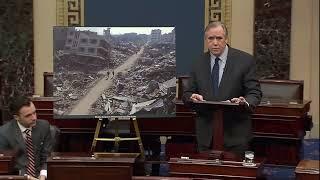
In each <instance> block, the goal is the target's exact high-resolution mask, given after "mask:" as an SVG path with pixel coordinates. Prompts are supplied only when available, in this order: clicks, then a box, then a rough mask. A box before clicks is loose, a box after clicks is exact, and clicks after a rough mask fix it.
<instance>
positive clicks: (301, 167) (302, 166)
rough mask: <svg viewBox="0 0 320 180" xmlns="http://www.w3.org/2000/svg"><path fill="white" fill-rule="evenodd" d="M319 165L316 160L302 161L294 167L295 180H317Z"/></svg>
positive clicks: (319, 175)
mask: <svg viewBox="0 0 320 180" xmlns="http://www.w3.org/2000/svg"><path fill="white" fill-rule="evenodd" d="M319 163H320V161H316V160H302V161H300V162H299V164H298V166H297V167H296V170H295V173H296V179H297V180H319V179H320V174H319Z"/></svg>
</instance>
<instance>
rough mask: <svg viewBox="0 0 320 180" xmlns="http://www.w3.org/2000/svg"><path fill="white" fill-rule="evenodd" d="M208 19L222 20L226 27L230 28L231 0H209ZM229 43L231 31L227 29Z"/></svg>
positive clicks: (210, 20)
mask: <svg viewBox="0 0 320 180" xmlns="http://www.w3.org/2000/svg"><path fill="white" fill-rule="evenodd" d="M208 12H209V13H208V15H209V17H208V19H209V22H208V23H210V22H212V21H222V22H224V23H225V24H226V26H227V28H228V29H229V30H231V17H232V13H231V12H232V5H231V0H209V6H208ZM228 39H229V43H230V40H231V31H229V36H228Z"/></svg>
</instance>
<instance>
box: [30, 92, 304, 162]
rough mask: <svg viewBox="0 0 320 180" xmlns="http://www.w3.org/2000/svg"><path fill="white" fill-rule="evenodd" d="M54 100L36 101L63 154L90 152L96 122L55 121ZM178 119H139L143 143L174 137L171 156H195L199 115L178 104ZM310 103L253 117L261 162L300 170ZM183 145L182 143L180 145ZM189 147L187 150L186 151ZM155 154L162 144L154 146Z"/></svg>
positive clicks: (272, 106)
mask: <svg viewBox="0 0 320 180" xmlns="http://www.w3.org/2000/svg"><path fill="white" fill-rule="evenodd" d="M53 102H54V98H49V97H44V98H37V99H34V103H35V106H36V107H37V113H38V117H39V118H43V119H47V120H48V121H49V122H50V123H51V124H54V125H56V126H58V127H59V128H60V130H61V134H60V141H59V142H60V144H63V146H60V147H59V150H60V151H84V152H89V150H90V146H91V142H92V138H93V134H94V130H95V127H96V123H97V120H96V119H54V118H53ZM176 109H177V116H176V117H168V118H139V119H138V125H139V129H140V132H141V136H142V141H143V143H144V145H145V146H146V147H147V146H148V144H155V142H156V141H155V139H156V138H159V136H161V135H165V136H171V140H170V141H168V144H167V155H170V157H180V156H181V155H188V154H190V153H192V152H195V151H196V149H195V147H196V146H195V143H196V142H195V122H194V121H195V118H194V117H195V113H194V112H192V111H190V109H188V108H186V107H185V106H184V105H183V103H182V101H179V100H177V102H176ZM309 109H310V101H302V102H297V104H295V103H293V102H291V103H290V101H288V102H285V101H277V102H273V100H270V102H269V103H268V102H267V101H265V102H262V103H261V104H260V105H259V106H258V107H257V108H256V111H255V113H254V114H253V115H252V127H253V135H254V137H253V141H252V149H253V150H254V151H255V155H256V157H257V158H259V157H261V158H266V159H267V162H266V163H268V164H279V165H293V166H296V165H297V164H298V162H299V161H300V160H301V157H300V153H299V152H300V148H301V145H302V140H303V136H304V134H305V130H306V129H308V128H309V127H306V126H305V125H306V124H308V123H307V121H308V118H307V113H308V111H309ZM180 142H182V143H180ZM186 147H187V148H186ZM150 148H154V149H152V150H153V152H157V151H158V149H159V143H158V144H155V145H150Z"/></svg>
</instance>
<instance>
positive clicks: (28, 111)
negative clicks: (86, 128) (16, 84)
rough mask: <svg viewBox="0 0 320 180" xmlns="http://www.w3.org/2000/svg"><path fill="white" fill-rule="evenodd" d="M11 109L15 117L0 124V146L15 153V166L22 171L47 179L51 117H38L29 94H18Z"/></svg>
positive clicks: (1, 148) (31, 175)
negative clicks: (25, 95)
mask: <svg viewBox="0 0 320 180" xmlns="http://www.w3.org/2000/svg"><path fill="white" fill-rule="evenodd" d="M10 111H11V113H12V114H13V118H14V119H13V120H11V121H9V122H7V123H6V124H4V125H3V126H1V127H0V150H12V151H14V152H15V153H16V159H15V161H16V162H15V168H16V169H17V170H18V171H19V173H20V174H21V175H24V174H27V175H28V177H29V179H34V178H39V179H45V178H46V176H47V170H46V169H47V167H46V160H47V156H48V154H49V153H50V152H51V146H52V145H51V134H50V126H49V123H48V121H45V120H40V119H37V114H36V108H35V106H34V104H33V103H32V101H31V100H30V99H29V98H28V97H17V98H15V100H14V102H13V103H12V104H11V106H10ZM30 136H31V137H30ZM28 137H29V141H28V140H27V139H28ZM29 142H30V143H29ZM30 144H31V145H30ZM29 152H32V154H33V155H30V154H31V153H29Z"/></svg>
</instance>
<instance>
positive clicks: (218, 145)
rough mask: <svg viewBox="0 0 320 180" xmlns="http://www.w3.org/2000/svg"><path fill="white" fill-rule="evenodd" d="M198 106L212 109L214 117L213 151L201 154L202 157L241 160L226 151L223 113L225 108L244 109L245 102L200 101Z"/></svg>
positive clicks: (196, 104)
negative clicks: (224, 147) (224, 146)
mask: <svg viewBox="0 0 320 180" xmlns="http://www.w3.org/2000/svg"><path fill="white" fill-rule="evenodd" d="M195 106H196V107H197V108H205V109H208V110H210V111H212V113H213V114H212V118H213V127H212V128H213V137H212V151H210V152H209V154H208V153H202V154H200V157H201V156H202V158H205V159H219V160H222V159H228V160H239V158H237V157H236V156H235V155H234V154H232V153H227V152H224V149H223V145H224V135H223V133H224V132H223V113H224V111H225V110H227V109H228V110H229V109H232V110H234V111H241V110H242V109H244V106H245V105H244V104H237V103H231V102H218V101H199V102H195ZM206 156H208V157H206Z"/></svg>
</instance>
